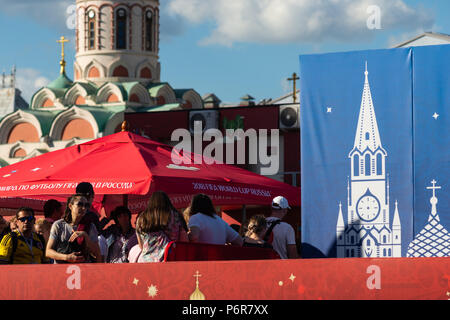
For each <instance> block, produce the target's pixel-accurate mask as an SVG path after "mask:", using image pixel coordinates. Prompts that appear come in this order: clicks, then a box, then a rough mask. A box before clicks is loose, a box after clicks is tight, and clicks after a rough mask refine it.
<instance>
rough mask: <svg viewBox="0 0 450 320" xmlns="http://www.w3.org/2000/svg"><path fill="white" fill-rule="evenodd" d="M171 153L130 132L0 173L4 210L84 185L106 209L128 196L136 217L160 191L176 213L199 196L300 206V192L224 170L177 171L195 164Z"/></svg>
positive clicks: (198, 166)
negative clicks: (182, 161) (281, 200)
mask: <svg viewBox="0 0 450 320" xmlns="http://www.w3.org/2000/svg"><path fill="white" fill-rule="evenodd" d="M172 149H173V147H170V146H168V145H164V144H161V143H158V142H155V141H152V140H149V139H146V138H144V137H142V136H139V135H136V134H133V133H131V132H119V133H116V134H112V135H109V136H106V137H103V138H99V139H95V140H92V141H89V142H86V143H83V144H80V145H75V146H72V147H68V148H65V149H61V150H57V151H53V152H49V153H46V154H43V155H40V156H37V157H35V158H31V159H28V160H24V161H21V162H18V163H15V164H12V165H9V166H6V167H3V168H1V169H0V197H1V198H3V199H1V198H0V206H2V207H8V205H7V203H12V200H11V199H10V198H8V197H21V198H23V199H28V200H29V201H30V203H31V202H32V201H33V199H34V200H41V201H42V199H48V198H51V197H52V196H55V197H59V198H60V197H64V196H67V195H70V194H72V193H74V191H75V188H76V186H77V184H78V183H80V182H82V181H88V182H90V183H91V184H92V185H93V186H94V190H95V193H96V195H97V201H102V202H103V204H105V203H109V204H110V205H111V206H112V205H116V204H119V202H121V201H122V198H121V197H117V196H110V195H128V205H129V207H130V209H131V210H132V211H134V212H137V211H140V210H142V209H144V208H145V205H146V202H147V200H148V196H149V195H150V194H151V193H153V192H154V191H156V190H161V191H165V192H166V193H167V194H169V196H170V198H171V199H172V201H173V203H174V205H175V206H176V207H178V208H181V207H185V206H187V205H188V203H189V201H190V199H191V197H192V195H194V194H197V193H205V194H208V195H209V196H211V198H212V200H213V202H214V204H216V205H223V204H239V205H242V204H259V205H269V204H270V202H271V199H272V198H273V197H274V196H277V195H283V196H284V197H286V198H287V199H288V200H289V203H290V204H291V205H293V206H299V205H300V188H296V187H292V186H290V185H288V184H285V183H282V182H279V181H276V180H273V179H270V178H267V177H264V176H261V175H258V174H256V173H253V172H250V171H247V170H244V169H241V168H238V167H235V166H231V165H226V164H209V165H208V164H206V163H205V161H203V163H202V164H180V165H176V164H174V163H173V162H172V158H176V159H185V160H186V159H194V155H193V154H191V153H186V152H185V153H184V154H175V156H173V155H172ZM192 162H193V161H192ZM36 196H38V197H36ZM16 201H17V200H16ZM9 207H11V206H9Z"/></svg>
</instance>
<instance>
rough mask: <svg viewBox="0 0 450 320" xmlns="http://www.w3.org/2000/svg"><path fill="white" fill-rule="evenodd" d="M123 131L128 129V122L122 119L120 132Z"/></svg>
mask: <svg viewBox="0 0 450 320" xmlns="http://www.w3.org/2000/svg"><path fill="white" fill-rule="evenodd" d="M123 131H130V124H129V123H128V121H127V120H124V121H123V122H122V132H123Z"/></svg>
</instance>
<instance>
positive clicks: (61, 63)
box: [56, 36, 69, 74]
mask: <svg viewBox="0 0 450 320" xmlns="http://www.w3.org/2000/svg"><path fill="white" fill-rule="evenodd" d="M56 42H58V43H61V62H60V63H59V64H60V65H61V74H64V73H65V72H66V60H64V57H65V53H64V43H66V42H69V40H68V39H66V38H65V37H64V36H62V37H61V38H60V39H59V40H56Z"/></svg>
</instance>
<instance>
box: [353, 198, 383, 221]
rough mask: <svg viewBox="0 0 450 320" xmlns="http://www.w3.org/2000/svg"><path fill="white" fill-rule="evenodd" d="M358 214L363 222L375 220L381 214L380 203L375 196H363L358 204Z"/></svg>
mask: <svg viewBox="0 0 450 320" xmlns="http://www.w3.org/2000/svg"><path fill="white" fill-rule="evenodd" d="M356 212H357V213H358V216H359V217H360V218H361V220H364V221H372V220H375V219H376V217H377V216H378V214H379V213H380V202H379V201H378V199H377V198H375V197H374V196H371V195H366V196H363V197H361V198H360V199H359V200H358V202H357V203H356Z"/></svg>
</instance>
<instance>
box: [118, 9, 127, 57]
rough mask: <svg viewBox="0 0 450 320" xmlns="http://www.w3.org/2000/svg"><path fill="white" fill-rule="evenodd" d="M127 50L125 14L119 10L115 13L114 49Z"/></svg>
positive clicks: (122, 10) (123, 10)
mask: <svg viewBox="0 0 450 320" xmlns="http://www.w3.org/2000/svg"><path fill="white" fill-rule="evenodd" d="M126 48H127V12H126V11H125V9H119V10H117V13H116V49H126Z"/></svg>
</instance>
